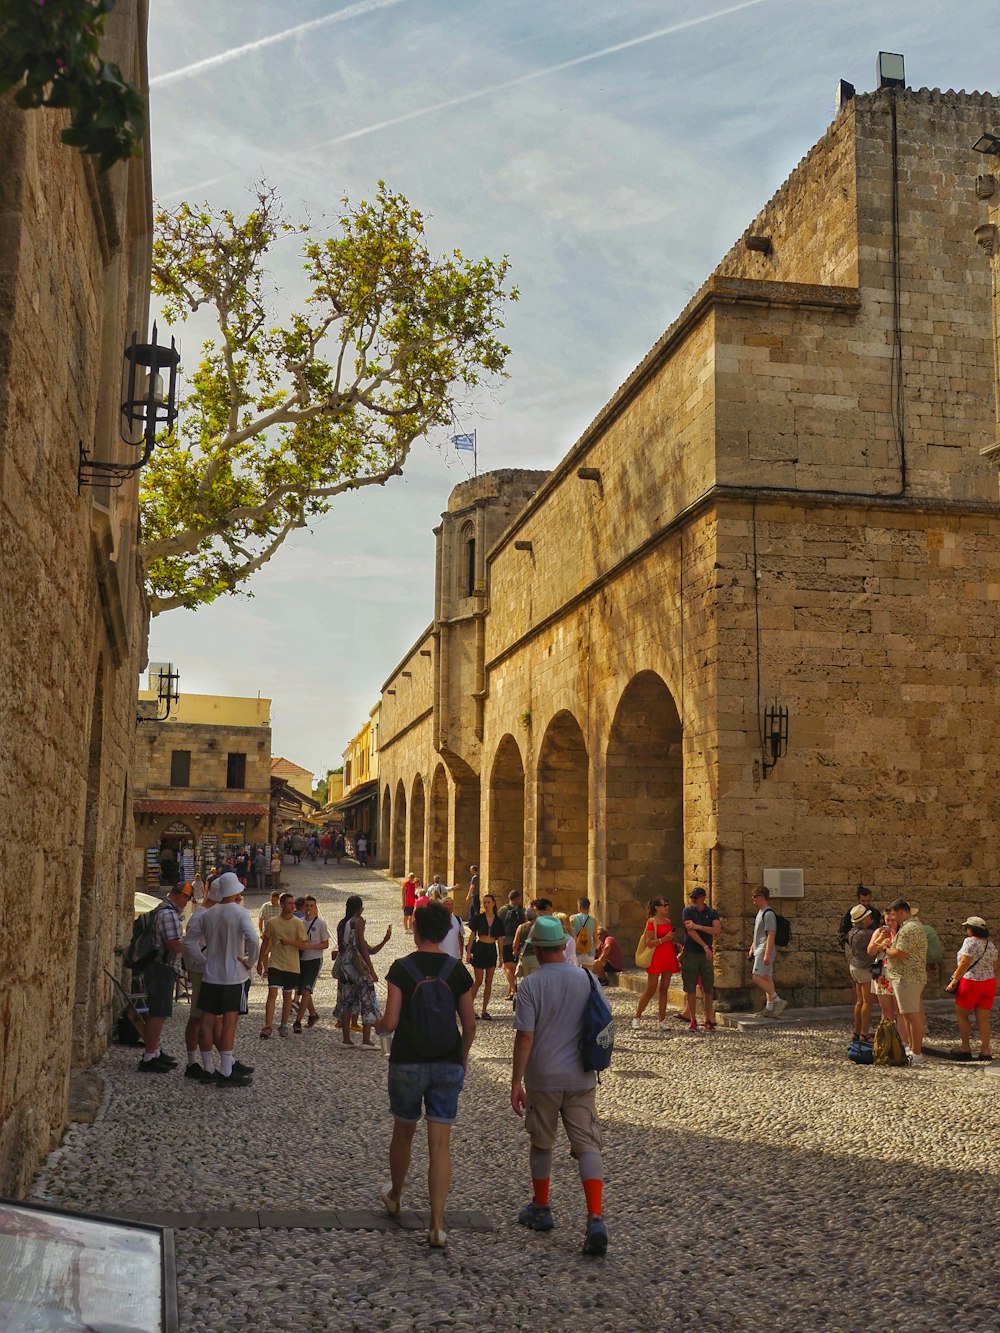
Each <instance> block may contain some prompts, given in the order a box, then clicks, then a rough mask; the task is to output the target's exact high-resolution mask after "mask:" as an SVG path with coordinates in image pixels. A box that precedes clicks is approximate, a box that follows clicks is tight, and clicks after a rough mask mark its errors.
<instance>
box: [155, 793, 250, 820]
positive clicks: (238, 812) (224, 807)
mask: <svg viewBox="0 0 1000 1333" xmlns="http://www.w3.org/2000/svg"><path fill="white" fill-rule="evenodd" d="M134 809H135V813H136V814H137V815H224V816H226V817H228V818H231V819H261V818H263V817H264V816H265V815H266V814H267V806H266V805H248V804H240V803H238V802H234V803H232V804H230V803H229V802H227V801H158V800H155V799H153V798H149V797H142V798H141V799H140V800H138V801H136V802H134Z"/></svg>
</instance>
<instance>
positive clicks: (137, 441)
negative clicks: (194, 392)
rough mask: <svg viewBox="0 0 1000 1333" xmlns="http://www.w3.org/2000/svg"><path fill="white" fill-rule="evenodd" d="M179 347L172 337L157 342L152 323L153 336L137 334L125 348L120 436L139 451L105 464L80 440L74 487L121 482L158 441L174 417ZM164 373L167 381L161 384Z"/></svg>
mask: <svg viewBox="0 0 1000 1333" xmlns="http://www.w3.org/2000/svg"><path fill="white" fill-rule="evenodd" d="M180 360H181V357H180V352H178V350H177V344H176V341H175V340H174V339H173V338H171V339H170V346H169V347H163V346H160V344H159V343H157V341H156V325H155V324H154V325H153V337H152V341H151V342H148V343H141V342H139V341H138V339H137V335H136V334H134V333H133V334H132V341H131V342H130V343H127V344H126V347H125V373H124V376H123V381H124V382H123V401H122V405H121V415H122V424H121V437H122V439H123V440H124V442H125V443H126V444H127V445H128V446H129V448H130V449H141V450H142V454H141V456H140V457H139V458H137V459H135V460H134V461H133V462H131V463H105V462H102V461H100V460H97V459H93V458H91V457H90V455H89V454H88V453H87V450H86V448H85V447H84V444H83V441H82V440H81V441H80V461H79V466H78V469H77V492H78V493H79V492H80V491H81V490H82V489H83V487H84V486H114V487H118V486H121V485H122V483H123V482H124V481H126V479H127V478H129V477H133V476H135V474H136V473H137V472H138V471H139V469H140V468H141V467H145V466H146V464H147V463H148V462H149V460H150V458H151V457H152V454H153V449H154V448H155V446H156V436H157V432H158V431H161V430H162V431H165V432H166V433H167V434H168V435H169V434H170V432H171V431H172V430H173V428H174V423H175V422H176V420H177V371H178V367H179V365H180ZM161 372H164V373H165V374H166V385H165V386H164V374H163V373H161Z"/></svg>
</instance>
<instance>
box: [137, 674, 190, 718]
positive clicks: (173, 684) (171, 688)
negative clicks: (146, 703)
mask: <svg viewBox="0 0 1000 1333" xmlns="http://www.w3.org/2000/svg"><path fill="white" fill-rule="evenodd" d="M180 679H181V673H180V672H179V671H175V670H174V664H173V662H168V663H167V667H166V670H164V669H163V668H162V667H161V668H160V670H159V672H158V673H157V680H158V684H157V689H156V712H155V713H139V714H138V715H137V716H136V721H137V722H166V720H167V718H168V717H169V716H170V711H171V709H172V708H173V706H174V704H176V703H177V701H178V700H179V699H180V697H181V696H180V690H179V688H178V686H179V685H180Z"/></svg>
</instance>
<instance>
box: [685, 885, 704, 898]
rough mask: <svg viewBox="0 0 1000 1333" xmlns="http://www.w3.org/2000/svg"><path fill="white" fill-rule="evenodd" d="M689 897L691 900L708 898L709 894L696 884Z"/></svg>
mask: <svg viewBox="0 0 1000 1333" xmlns="http://www.w3.org/2000/svg"><path fill="white" fill-rule="evenodd" d="M688 897H689V898H707V897H708V894H707V893H706V892H705V890H704V889H703V888H702V887H701V885H700V884H696V885H695V887H694V888H693V889H692V890H691V892H690V893H689V894H688Z"/></svg>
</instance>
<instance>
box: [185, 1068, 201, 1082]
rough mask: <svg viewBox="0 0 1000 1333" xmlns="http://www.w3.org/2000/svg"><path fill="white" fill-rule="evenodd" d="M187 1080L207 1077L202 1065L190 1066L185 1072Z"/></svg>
mask: <svg viewBox="0 0 1000 1333" xmlns="http://www.w3.org/2000/svg"><path fill="white" fill-rule="evenodd" d="M184 1077H185V1078H194V1079H200V1078H204V1077H205V1071H204V1069H203V1068H202V1067H201V1065H188V1067H187V1069H185V1071H184Z"/></svg>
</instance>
